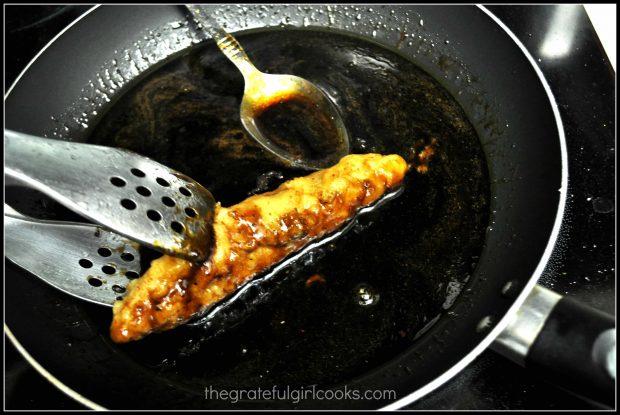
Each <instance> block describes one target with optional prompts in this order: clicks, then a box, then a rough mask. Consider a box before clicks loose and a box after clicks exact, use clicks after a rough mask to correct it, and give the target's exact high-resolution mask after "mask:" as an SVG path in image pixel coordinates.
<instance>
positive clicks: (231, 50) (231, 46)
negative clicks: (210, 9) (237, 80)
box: [185, 4, 259, 77]
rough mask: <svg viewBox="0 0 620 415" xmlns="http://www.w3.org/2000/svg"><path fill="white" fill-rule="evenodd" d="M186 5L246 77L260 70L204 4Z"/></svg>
mask: <svg viewBox="0 0 620 415" xmlns="http://www.w3.org/2000/svg"><path fill="white" fill-rule="evenodd" d="M185 7H187V9H188V10H189V12H190V13H191V15H192V17H193V18H194V20H195V21H196V22H198V23H199V24H200V25H201V26H202V30H204V31H205V32H207V33H209V34H210V35H211V37H212V38H213V40H215V43H216V45H217V46H218V47H219V48H220V50H221V51H222V52H223V53H224V55H225V56H226V57H227V58H228V59H229V60H230V61H231V62H232V63H233V64H235V66H236V67H237V68H238V69H239V71H240V72H241V73H242V74H243V76H244V77H246V76H248V75H251V74H253V73H256V72H259V71H258V69H256V67H255V66H254V64H252V62H251V61H250V58H248V55H247V54H246V53H245V51H244V50H243V48H242V47H241V45H240V44H239V42H238V41H237V39H235V38H234V37H233V36H232V35H231V34H230V33H228V32H227V31H226V30H224V28H223V27H222V26H220V24H219V23H218V22H217V20H215V18H214V17H213V16H211V15H209V14H208V13H207V12H206V10H205V9H204V8H203V7H202V6H199V5H196V4H186V5H185Z"/></svg>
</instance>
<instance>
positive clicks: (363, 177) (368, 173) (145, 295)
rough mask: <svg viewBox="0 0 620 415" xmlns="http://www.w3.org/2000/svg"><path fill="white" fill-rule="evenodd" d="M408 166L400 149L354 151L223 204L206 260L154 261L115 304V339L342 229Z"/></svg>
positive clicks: (209, 299) (224, 292)
mask: <svg viewBox="0 0 620 415" xmlns="http://www.w3.org/2000/svg"><path fill="white" fill-rule="evenodd" d="M406 171H407V163H406V162H405V160H404V159H403V158H401V157H400V156H397V155H389V156H382V155H379V154H364V155H349V156H346V157H344V158H343V159H342V160H341V161H340V162H339V163H338V164H337V165H335V166H333V167H330V168H328V169H325V170H321V171H318V172H315V173H313V174H310V175H309V176H306V177H300V178H296V179H293V180H290V181H288V182H286V183H283V184H282V185H281V186H280V187H279V188H277V189H276V190H274V191H273V192H268V193H264V194H261V195H256V196H252V197H250V198H248V199H246V200H244V201H243V202H241V203H239V204H237V205H234V206H231V207H229V208H223V207H221V206H219V205H218V206H217V207H216V210H215V216H214V222H213V231H214V232H213V233H214V246H213V250H212V253H211V256H210V257H209V259H208V260H207V261H206V262H205V263H204V264H202V265H195V264H192V263H191V262H188V261H186V260H183V259H180V258H176V257H171V256H163V257H161V258H158V259H156V260H154V261H153V262H152V263H151V267H150V268H149V269H148V270H147V271H146V273H145V274H144V275H143V276H142V277H140V278H138V279H137V280H135V281H132V282H131V283H130V284H129V286H128V287H127V294H126V296H125V297H124V298H123V299H122V300H121V301H117V302H116V303H115V304H114V318H113V321H112V327H111V330H110V331H111V336H112V339H113V340H114V341H115V342H118V343H124V342H128V341H131V340H138V339H140V338H142V337H144V336H146V335H147V334H149V333H151V332H154V331H163V330H168V329H172V328H174V327H177V326H179V325H181V324H183V323H184V322H186V321H188V320H189V319H191V318H192V317H194V316H196V315H199V314H200V313H203V312H205V311H206V310H207V309H209V308H211V307H212V306H213V305H214V304H215V303H217V302H218V301H220V300H222V299H223V298H225V297H226V296H228V295H230V294H231V293H233V292H234V291H235V290H236V289H237V288H238V287H240V286H241V285H243V284H245V283H246V282H248V281H249V280H251V279H252V277H254V276H256V275H257V274H258V273H260V272H262V271H265V270H266V269H268V268H269V267H271V266H272V265H274V264H276V263H277V262H278V261H281V260H282V259H284V258H285V257H286V256H287V255H289V254H290V253H291V252H294V251H296V250H299V249H300V248H302V247H303V246H305V245H306V244H308V243H309V242H310V241H312V240H314V239H317V238H320V237H321V236H323V235H325V234H327V233H329V232H333V231H334V230H336V229H338V228H339V227H340V226H341V225H342V224H343V223H344V222H346V221H347V219H350V218H351V217H353V216H354V215H355V212H356V211H357V209H359V208H360V207H363V206H366V205H369V204H371V203H373V202H374V201H376V200H377V199H379V198H380V197H381V196H382V195H383V194H384V193H385V192H386V190H388V189H390V188H393V187H395V186H397V185H399V184H400V183H401V182H402V180H403V178H404V176H405V173H406Z"/></svg>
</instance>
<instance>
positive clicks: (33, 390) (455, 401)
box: [4, 5, 616, 410]
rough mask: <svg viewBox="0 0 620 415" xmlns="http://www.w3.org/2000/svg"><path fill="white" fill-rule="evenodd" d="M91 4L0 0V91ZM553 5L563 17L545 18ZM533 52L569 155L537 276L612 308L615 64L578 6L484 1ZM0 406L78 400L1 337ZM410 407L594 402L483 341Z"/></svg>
mask: <svg viewBox="0 0 620 415" xmlns="http://www.w3.org/2000/svg"><path fill="white" fill-rule="evenodd" d="M90 7H91V6H78V5H65V6H63V5H54V6H52V5H45V6H17V5H15V6H5V7H4V11H5V61H4V69H5V83H4V89H5V93H6V91H7V89H8V88H9V87H10V85H12V84H13V82H14V81H15V79H16V78H17V76H18V75H19V73H20V72H21V71H22V70H23V69H24V67H25V66H26V65H27V64H28V62H30V60H31V59H32V58H33V57H34V56H35V55H36V54H37V53H38V51H39V50H41V48H42V47H43V46H45V45H46V44H47V43H48V42H49V40H50V39H51V38H53V37H54V36H55V35H56V34H57V33H58V32H60V31H61V30H62V29H63V28H64V27H66V26H67V25H68V24H69V23H70V22H72V21H73V20H74V19H76V18H77V17H78V16H80V15H81V14H82V13H83V12H84V11H86V10H88V9H89V8H90ZM559 7H577V8H578V10H577V11H576V13H575V20H574V22H573V24H570V25H565V26H564V27H562V28H560V29H561V30H559V32H557V31H558V28H557V27H556V28H553V29H552V28H551V24H550V23H551V22H552V21H553V18H554V15H555V14H557V12H558V8H559ZM489 9H490V10H491V11H492V12H493V13H494V14H495V15H496V16H498V17H499V18H500V19H501V20H502V21H503V22H504V23H505V24H506V25H507V26H508V27H509V28H510V29H511V30H512V31H513V32H514V33H515V34H516V35H517V37H518V38H519V39H520V40H521V42H523V44H524V45H525V46H526V47H527V48H528V50H529V51H530V53H531V54H532V56H534V58H535V59H537V60H538V65H539V66H540V68H541V69H542V71H543V73H544V75H545V77H546V79H547V81H548V82H549V84H550V86H551V89H552V91H553V94H554V95H555V98H556V100H557V103H558V106H559V109H560V114H561V116H562V120H563V122H564V128H565V133H566V140H567V145H568V156H569V192H568V201H567V213H566V220H565V221H564V224H563V228H562V232H561V236H560V242H559V243H558V244H557V248H556V250H555V252H554V254H553V256H552V258H551V260H550V262H549V266H548V269H547V270H546V271H545V273H544V274H543V276H542V278H541V281H540V282H541V285H544V286H546V287H548V288H552V289H554V290H555V291H557V292H559V293H561V294H564V295H567V296H571V297H574V298H577V299H579V300H580V301H583V302H585V303H587V304H590V305H592V306H594V307H596V308H599V309H601V310H604V311H606V312H608V313H614V314H615V275H616V273H615V232H614V230H615V226H614V225H615V121H614V120H615V72H614V71H613V69H612V67H611V65H610V64H609V62H607V58H606V55H605V53H604V51H603V49H602V46H601V44H600V41H599V40H598V38H597V36H596V33H595V31H594V29H593V27H592V24H591V23H590V21H589V19H588V17H587V14H586V12H585V10H584V9H583V7H581V6H557V5H549V6H489ZM552 30H554V31H556V32H555V33H556V35H559V36H566V37H571V38H572V39H573V44H572V46H571V48H570V50H569V52H568V53H567V54H566V55H564V56H562V57H557V58H555V59H547V58H545V57H544V56H542V55H541V53H540V49H541V46H542V44H543V42H544V40H545V38H546V36H548V35H549V33H550V32H551V31H552ZM4 363H5V409H56V410H61V409H83V408H84V407H83V406H82V405H80V404H78V403H77V402H75V401H73V400H72V399H71V398H69V397H67V396H66V395H64V394H63V393H62V392H60V391H59V390H57V389H56V388H55V387H54V386H52V385H51V384H50V383H49V382H48V381H46V380H45V379H44V378H43V377H41V376H40V375H39V374H38V373H37V372H36V371H35V370H34V369H33V368H32V367H31V366H30V365H29V364H28V363H27V362H26V361H25V360H23V358H22V357H21V355H20V354H19V353H18V352H17V351H16V349H15V348H14V347H13V345H12V344H11V343H10V341H9V340H8V339H7V338H6V337H5V361H4ZM408 408H411V409H470V410H473V409H479V410H494V409H529V410H534V409H539V410H548V409H553V410H570V409H594V408H600V407H599V406H598V405H597V404H595V403H592V402H587V401H585V400H583V399H581V398H579V397H577V396H575V395H573V394H570V393H568V392H565V391H563V390H562V389H560V388H558V387H556V386H555V385H553V384H550V383H548V382H546V381H545V380H544V379H543V378H541V377H540V376H539V375H537V374H535V373H532V372H531V371H527V370H525V369H522V368H520V367H519V366H517V365H515V364H513V363H511V362H510V361H508V360H506V359H504V358H502V357H500V356H499V355H497V354H495V353H494V352H492V351H490V350H488V351H486V352H484V353H483V354H481V355H480V356H479V357H478V358H477V359H476V360H475V361H474V362H473V363H472V364H471V365H470V366H469V367H467V368H466V369H465V370H463V371H462V372H461V373H460V374H459V375H457V376H456V377H455V378H454V379H452V380H451V381H449V382H448V383H447V384H445V385H443V386H442V387H440V388H439V389H438V390H436V391H435V392H433V393H431V394H430V395H428V396H426V397H424V398H423V399H421V400H419V401H418V402H416V403H415V404H413V405H411V406H410V407H408Z"/></svg>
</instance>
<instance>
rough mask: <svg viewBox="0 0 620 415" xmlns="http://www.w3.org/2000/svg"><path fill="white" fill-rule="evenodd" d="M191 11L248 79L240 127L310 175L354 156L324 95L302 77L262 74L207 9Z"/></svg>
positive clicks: (340, 124) (345, 130)
mask: <svg viewBox="0 0 620 415" xmlns="http://www.w3.org/2000/svg"><path fill="white" fill-rule="evenodd" d="M186 7H187V8H188V10H189V11H190V13H191V14H192V16H193V17H194V19H195V20H196V22H197V23H198V24H199V27H201V28H202V29H203V30H205V31H207V32H208V33H209V34H210V35H211V36H212V38H213V39H214V40H215V42H216V45H217V46H218V47H219V48H220V50H221V51H222V52H223V53H224V55H225V56H226V57H227V58H228V59H229V60H230V61H231V62H232V63H233V64H234V65H235V66H236V67H237V69H239V71H240V72H241V74H242V75H243V78H244V81H245V89H244V95H243V99H242V101H241V107H240V117H241V122H242V124H243V126H244V128H245V129H246V130H247V132H248V133H249V134H250V135H251V136H252V137H253V138H254V139H255V140H256V141H257V142H258V143H259V144H260V145H262V146H263V147H264V148H265V149H266V150H268V151H269V152H271V153H272V154H274V155H276V156H277V157H279V158H280V159H281V160H283V161H285V162H287V163H288V164H290V165H292V166H294V167H298V168H303V169H307V170H318V169H323V168H326V167H329V166H331V165H334V164H336V163H337V162H338V161H339V160H340V159H341V158H342V157H344V156H345V155H347V154H348V153H349V137H348V134H347V129H346V127H345V125H344V122H343V121H342V117H341V115H340V113H339V111H338V109H337V108H336V105H335V104H334V103H333V101H332V100H331V99H330V98H329V97H328V96H327V94H326V93H325V92H323V91H322V90H321V89H320V88H319V87H318V86H316V85H315V84H313V83H312V82H310V81H308V80H306V79H303V78H300V77H298V76H294V75H278V74H267V73H264V72H261V71H259V70H258V69H257V68H256V67H255V66H254V64H253V63H252V62H251V61H250V59H249V58H248V56H247V54H246V53H245V51H244V50H243V48H242V47H241V45H240V44H239V42H238V41H237V40H236V39H235V38H234V37H233V36H232V35H230V34H229V33H228V32H226V31H225V30H224V29H223V28H222V27H221V26H220V25H219V24H218V22H217V21H215V19H214V18H212V17H211V16H209V15H208V14H207V13H206V12H205V11H204V9H202V7H200V6H197V5H187V6H186Z"/></svg>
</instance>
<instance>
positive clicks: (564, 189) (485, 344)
mask: <svg viewBox="0 0 620 415" xmlns="http://www.w3.org/2000/svg"><path fill="white" fill-rule="evenodd" d="M476 7H478V9H480V10H481V11H482V12H483V13H485V14H486V15H487V16H489V17H490V18H491V19H492V20H493V21H494V22H495V23H496V24H497V25H498V26H499V27H500V28H501V29H502V30H503V31H504V32H506V34H507V35H508V36H509V37H510V38H511V39H512V41H513V42H514V43H515V44H516V45H517V46H518V47H519V49H521V52H523V54H524V55H525V57H526V58H527V60H528V61H529V63H530V64H531V65H532V68H533V69H534V72H535V73H536V75H537V76H538V78H539V80H540V82H541V84H542V86H543V88H544V90H545V93H546V94H547V98H548V99H549V104H550V105H551V109H552V111H553V115H554V118H555V121H556V126H557V129H558V137H559V139H560V153H561V154H560V157H561V160H562V179H561V187H560V188H559V189H558V192H560V197H559V201H558V210H557V213H556V217H555V222H554V224H553V228H552V230H551V235H550V236H549V240H548V241H547V246H546V247H545V251H544V252H543V255H542V256H541V258H540V261H539V262H538V265H537V266H536V269H535V270H534V273H533V274H532V276H531V277H530V279H529V281H528V282H527V284H525V286H524V287H523V290H522V291H521V294H519V296H518V297H517V298H516V299H515V301H514V302H513V304H512V306H511V307H510V308H509V309H508V311H507V312H506V313H505V314H504V317H502V319H501V320H500V321H499V322H498V323H497V324H496V325H495V327H494V328H493V329H492V330H491V331H490V332H489V334H488V335H487V336H486V337H485V338H484V339H483V340H482V341H481V342H480V343H478V345H477V346H476V347H475V348H474V349H473V350H472V351H470V352H469V353H468V354H467V355H465V356H464V357H463V358H462V359H461V360H459V361H458V362H457V363H456V364H455V365H454V366H452V367H451V368H450V369H448V370H447V371H445V372H443V373H442V374H441V375H440V376H439V377H437V378H435V379H434V380H432V381H431V382H429V383H427V384H426V385H424V386H423V387H421V388H420V389H418V390H416V391H414V392H412V393H410V394H409V395H407V396H405V397H403V398H400V399H399V400H397V401H395V402H392V403H391V404H389V405H386V406H384V407H382V408H380V409H379V410H380V411H393V410H396V409H400V408H402V407H403V406H406V405H408V404H410V403H412V402H415V401H417V400H418V399H420V398H422V397H423V396H425V395H428V394H429V393H431V392H432V391H434V390H435V389H437V388H438V387H440V386H441V385H443V384H444V383H446V382H447V381H448V380H450V379H452V378H453V377H454V376H455V375H456V374H458V373H460V372H461V371H462V370H463V369H464V368H465V367H466V366H468V365H469V364H470V363H471V362H472V361H473V360H474V359H475V358H476V357H478V355H480V354H481V353H482V352H483V351H485V350H486V349H488V348H489V347H490V346H491V343H493V341H494V340H495V338H496V337H497V336H499V334H500V333H501V332H502V331H503V330H504V329H505V328H506V326H507V325H508V323H509V322H510V321H511V320H512V319H513V317H514V315H515V313H516V312H517V310H518V309H519V308H520V307H521V305H522V304H523V303H524V302H525V299H526V298H527V297H528V295H529V294H530V292H531V291H532V290H533V289H534V286H535V285H536V284H537V283H538V280H539V278H540V276H541V275H542V273H543V271H544V269H545V267H546V266H547V263H548V262H549V259H550V257H551V254H552V253H553V249H554V248H555V244H556V242H557V239H558V236H559V234H560V228H561V226H562V223H563V221H564V212H565V207H566V198H567V193H568V151H567V146H566V136H565V133H564V125H563V123H562V117H561V116H560V110H559V108H558V105H557V102H556V100H555V96H554V95H553V92H552V91H551V87H550V86H549V83H548V82H547V79H546V78H545V76H544V74H543V73H542V71H541V69H540V68H539V67H538V65H537V64H536V61H535V60H534V57H533V56H532V55H531V54H530V52H529V51H528V50H527V48H526V47H525V46H524V45H523V43H522V42H521V41H520V40H519V39H518V38H517V36H516V35H515V34H514V33H513V32H512V30H510V29H509V28H508V26H506V25H505V24H504V22H502V21H501V20H500V19H499V18H498V17H497V16H495V15H494V14H493V13H492V12H491V11H490V10H488V9H487V8H486V7H485V6H483V5H481V4H476Z"/></svg>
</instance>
